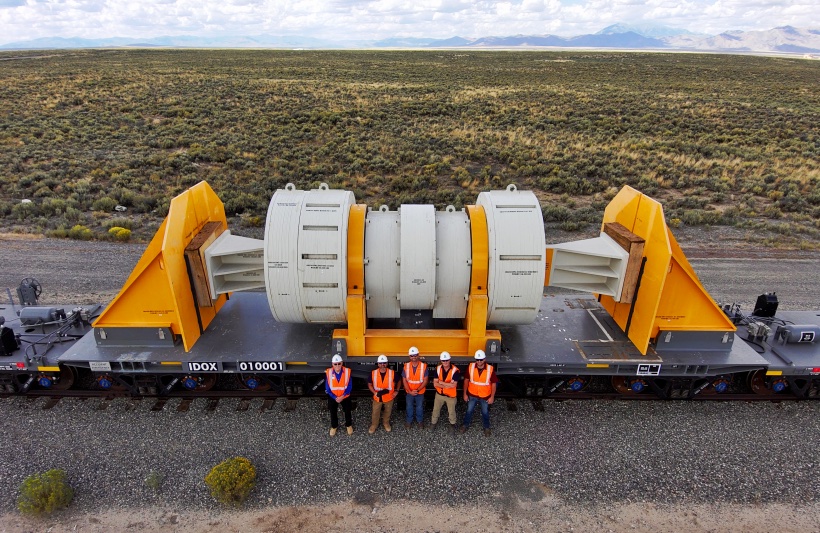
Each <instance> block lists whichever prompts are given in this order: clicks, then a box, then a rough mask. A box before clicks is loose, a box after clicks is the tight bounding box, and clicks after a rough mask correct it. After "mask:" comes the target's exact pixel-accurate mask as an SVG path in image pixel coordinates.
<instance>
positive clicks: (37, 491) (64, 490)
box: [17, 469, 74, 515]
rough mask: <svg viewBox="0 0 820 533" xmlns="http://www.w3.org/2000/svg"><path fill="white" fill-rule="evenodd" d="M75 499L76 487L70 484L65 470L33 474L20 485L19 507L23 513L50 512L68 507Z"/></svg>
mask: <svg viewBox="0 0 820 533" xmlns="http://www.w3.org/2000/svg"><path fill="white" fill-rule="evenodd" d="M72 499H74V489H72V488H71V485H69V484H68V481H67V480H66V474H65V471H64V470H58V469H52V470H49V471H48V472H44V473H42V474H32V475H30V476H29V477H27V478H26V479H25V480H24V481H23V484H22V485H20V497H19V498H18V500H17V508H18V509H19V510H20V512H21V513H23V514H33V515H40V514H50V513H53V512H54V511H56V510H57V509H62V508H65V507H68V504H70V503H71V500H72Z"/></svg>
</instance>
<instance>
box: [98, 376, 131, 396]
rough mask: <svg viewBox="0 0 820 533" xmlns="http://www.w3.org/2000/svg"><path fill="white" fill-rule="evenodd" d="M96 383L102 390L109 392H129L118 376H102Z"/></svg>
mask: <svg viewBox="0 0 820 533" xmlns="http://www.w3.org/2000/svg"><path fill="white" fill-rule="evenodd" d="M94 383H95V384H96V385H97V388H99V389H100V390H107V391H111V392H122V391H124V390H128V387H126V386H125V385H123V384H122V383H121V382H120V381H119V379H118V378H117V376H115V375H113V374H100V375H98V376H96V377H95V378H94Z"/></svg>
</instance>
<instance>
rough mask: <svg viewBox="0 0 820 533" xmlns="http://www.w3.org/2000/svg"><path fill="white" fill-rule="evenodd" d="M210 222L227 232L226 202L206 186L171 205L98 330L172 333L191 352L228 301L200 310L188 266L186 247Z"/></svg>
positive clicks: (193, 189) (96, 324)
mask: <svg viewBox="0 0 820 533" xmlns="http://www.w3.org/2000/svg"><path fill="white" fill-rule="evenodd" d="M208 222H219V223H221V224H222V227H223V229H225V228H227V227H228V224H227V220H226V218H225V208H224V206H223V204H222V201H221V200H220V199H219V197H218V196H217V195H216V193H214V191H213V189H211V187H210V185H208V184H207V183H206V182H204V181H203V182H200V183H198V184H196V185H194V186H193V187H191V188H190V189H188V190H187V191H185V192H183V193H182V194H180V195H179V196H177V197H175V198H174V199H173V200H172V201H171V205H170V208H169V209H168V216H166V217H165V220H164V221H163V222H162V225H161V226H160V227H159V230H157V232H156V234H155V235H154V238H153V239H151V242H150V243H149V244H148V247H147V248H146V249H145V252H143V254H142V257H141V258H140V260H139V261H138V262H137V265H136V266H135V267H134V270H133V271H132V272H131V275H130V276H128V279H127V280H126V282H125V284H124V285H123V287H122V289H120V292H119V294H117V296H116V297H115V298H114V299H113V300H112V301H111V303H110V304H109V305H108V307H107V308H106V309H105V311H103V313H102V314H101V315H100V316H99V318H97V320H96V321H95V322H94V327H95V328H152V329H153V328H170V329H171V331H172V332H173V333H174V335H177V336H180V337H181V338H182V343H183V345H184V347H185V350H186V351H189V350H190V349H191V347H192V346H193V345H194V343H195V342H196V341H197V339H199V336H200V334H201V333H202V330H204V329H205V328H207V327H208V325H209V324H210V323H211V321H212V320H213V319H214V317H216V314H217V312H218V311H219V310H220V309H221V308H222V305H223V304H224V303H225V301H226V299H227V298H226V295H224V294H223V295H220V296H219V298H217V299H216V300H215V301H214V302H213V307H202V306H198V305H197V303H196V298H195V296H194V292H193V289H192V287H191V280H190V278H189V276H188V270H187V267H186V264H185V247H186V246H187V245H188V244H189V243H190V242H191V240H192V239H193V238H194V237H195V236H196V234H197V232H199V230H200V229H202V227H203V226H204V225H205V224H206V223H208ZM200 322H201V324H202V330H200V326H199V324H200Z"/></svg>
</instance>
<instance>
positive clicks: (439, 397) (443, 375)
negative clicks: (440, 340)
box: [430, 352, 461, 430]
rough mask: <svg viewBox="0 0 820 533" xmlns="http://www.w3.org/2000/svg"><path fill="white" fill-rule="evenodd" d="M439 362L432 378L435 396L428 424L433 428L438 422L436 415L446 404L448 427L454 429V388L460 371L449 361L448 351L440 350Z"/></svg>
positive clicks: (437, 415) (456, 385) (459, 376)
mask: <svg viewBox="0 0 820 533" xmlns="http://www.w3.org/2000/svg"><path fill="white" fill-rule="evenodd" d="M439 360H440V361H441V364H440V365H438V368H436V374H435V377H434V378H433V387H435V389H436V398H435V400H433V419H432V420H431V421H430V425H431V426H432V427H433V428H435V427H436V424H437V423H438V417H439V415H440V414H441V408H442V407H444V405H445V404H446V405H447V414H448V415H449V417H450V429H451V430H455V429H456V388H457V387H458V381H459V380H460V379H461V372H459V370H458V368H457V367H456V366H455V365H453V364H452V363H450V354H449V353H448V352H441V355H440V356H439Z"/></svg>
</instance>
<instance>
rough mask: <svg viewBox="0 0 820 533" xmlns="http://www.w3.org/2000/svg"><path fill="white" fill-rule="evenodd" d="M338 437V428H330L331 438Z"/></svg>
mask: <svg viewBox="0 0 820 533" xmlns="http://www.w3.org/2000/svg"><path fill="white" fill-rule="evenodd" d="M334 435H336V428H330V436H331V437H333V436H334Z"/></svg>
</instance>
